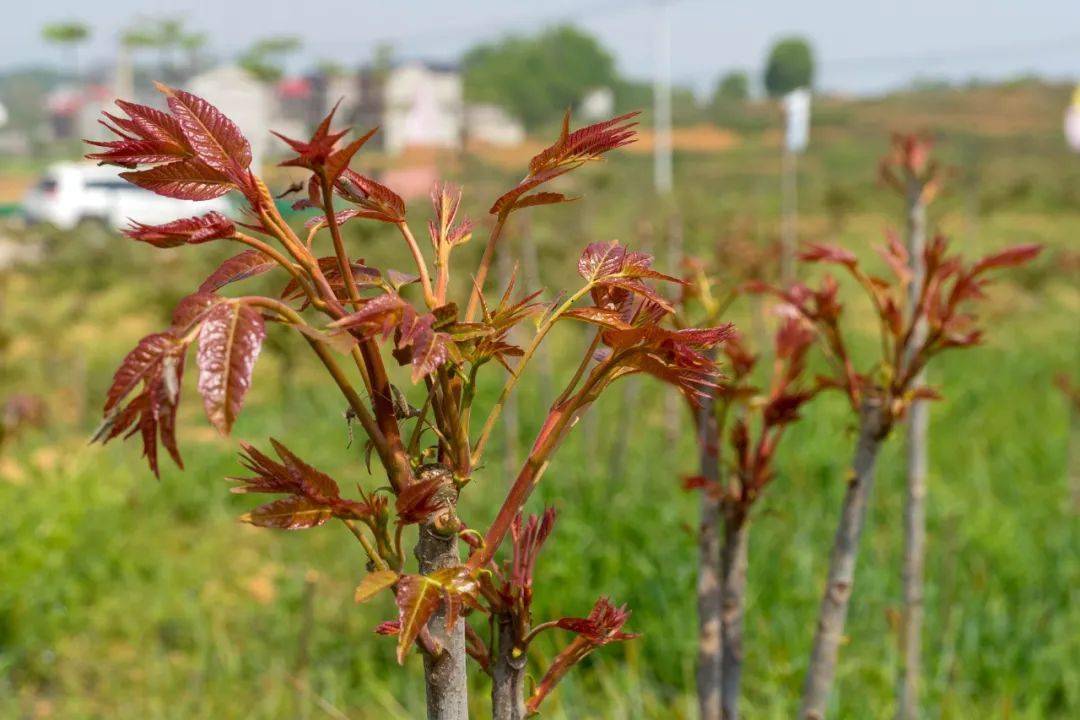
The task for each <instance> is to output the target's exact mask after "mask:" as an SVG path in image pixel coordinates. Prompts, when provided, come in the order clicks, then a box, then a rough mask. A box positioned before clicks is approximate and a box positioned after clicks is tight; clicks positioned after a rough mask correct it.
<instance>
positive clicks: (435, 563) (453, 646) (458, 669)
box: [415, 466, 469, 720]
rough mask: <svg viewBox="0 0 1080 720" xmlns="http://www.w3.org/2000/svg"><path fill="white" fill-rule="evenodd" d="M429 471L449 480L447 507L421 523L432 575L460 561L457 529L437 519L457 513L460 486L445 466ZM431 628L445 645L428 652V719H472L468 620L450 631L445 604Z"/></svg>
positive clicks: (421, 552)
mask: <svg viewBox="0 0 1080 720" xmlns="http://www.w3.org/2000/svg"><path fill="white" fill-rule="evenodd" d="M433 468H438V469H433ZM426 472H440V473H443V474H444V475H445V476H446V478H447V479H448V483H447V484H446V485H445V486H444V487H443V489H442V490H441V491H440V492H441V493H442V494H443V500H444V503H443V509H441V510H440V511H439V512H438V513H434V514H433V515H432V517H431V518H429V519H428V521H427V522H425V523H423V524H421V525H420V538H419V540H418V541H417V543H416V551H415V553H416V559H417V561H418V562H419V564H420V572H421V573H422V574H424V575H429V574H431V573H432V572H434V571H436V570H441V569H443V568H448V567H454V566H456V565H460V564H461V556H460V555H459V553H458V543H457V533H456V532H449V533H447V532H446V531H444V530H442V529H441V528H440V527H439V525H440V523H439V520H438V519H437V518H438V517H442V518H445V517H446V516H447V513H453V512H454V506H455V504H456V502H457V490H456V489H455V488H454V486H453V484H452V478H451V477H450V473H449V472H448V471H447V470H446V469H445V468H439V467H438V466H426V467H425V468H424V469H422V470H421V474H420V476H419V478H418V479H419V480H422V479H424V477H425V473H426ZM427 629H428V632H430V633H431V636H432V637H433V638H435V640H437V641H438V642H439V644H440V645H441V646H442V648H443V650H442V652H441V653H439V654H438V655H437V656H435V655H431V654H429V653H425V654H424V683H425V685H426V690H427V716H428V720H468V717H469V688H468V679H467V677H466V673H465V659H466V652H465V620H464V619H459V620H458V621H457V623H456V624H455V625H454V627H453V628H451V630H450V632H447V631H446V606H445V604H443V605H440V607H439V609H438V610H436V611H435V613H434V614H433V615H432V616H431V619H430V620H428V623H427Z"/></svg>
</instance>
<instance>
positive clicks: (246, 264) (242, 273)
mask: <svg viewBox="0 0 1080 720" xmlns="http://www.w3.org/2000/svg"><path fill="white" fill-rule="evenodd" d="M276 266H277V263H276V262H275V261H274V260H271V259H270V258H269V257H267V256H266V255H263V254H262V253H261V252H259V251H258V250H245V251H244V252H242V253H240V254H239V255H233V256H232V257H231V258H229V259H228V260H226V261H225V262H223V263H221V265H220V266H219V267H218V269H217V270H215V271H214V272H212V273H211V274H210V276H209V277H208V278H206V279H205V280H203V282H202V285H200V286H199V292H207V293H212V292H217V291H218V290H220V289H221V288H223V287H225V286H226V285H228V284H230V283H234V282H238V281H240V280H246V279H247V278H249V277H254V276H255V275H261V274H262V273H265V272H268V271H270V270H272V269H273V268H275V267H276Z"/></svg>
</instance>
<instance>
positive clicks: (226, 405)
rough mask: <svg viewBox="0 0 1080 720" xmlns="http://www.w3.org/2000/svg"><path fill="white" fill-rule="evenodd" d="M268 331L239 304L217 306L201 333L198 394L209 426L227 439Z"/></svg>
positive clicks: (258, 318)
mask: <svg viewBox="0 0 1080 720" xmlns="http://www.w3.org/2000/svg"><path fill="white" fill-rule="evenodd" d="M265 336H266V327H265V324H264V322H263V318H262V315H260V314H259V313H258V312H257V311H256V310H253V309H252V308H250V307H248V306H246V305H243V304H241V303H236V302H226V303H221V304H219V305H215V306H214V307H213V308H212V309H211V310H210V312H209V313H208V314H207V316H206V318H205V320H203V325H202V329H201V330H200V331H199V353H198V355H197V360H198V365H199V385H198V387H199V394H201V395H202V397H203V405H204V406H205V408H206V415H207V417H208V418H209V419H210V422H211V423H212V424H213V425H214V427H216V428H217V429H218V431H219V432H221V433H222V434H223V435H228V434H229V431H230V430H231V429H232V425H233V421H234V420H235V419H236V416H237V414H238V413H239V412H240V408H241V406H242V405H243V402H244V396H245V395H246V394H247V391H248V388H249V387H250V386H251V373H252V370H253V369H254V367H255V360H256V358H258V356H259V350H260V349H261V348H262V341H263V338H264V337H265Z"/></svg>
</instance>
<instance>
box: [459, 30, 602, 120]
mask: <svg viewBox="0 0 1080 720" xmlns="http://www.w3.org/2000/svg"><path fill="white" fill-rule="evenodd" d="M464 70H465V94H466V96H467V97H468V98H469V99H470V100H473V101H480V102H494V103H498V104H499V105H502V106H503V107H505V108H506V109H507V110H509V111H510V112H512V113H514V114H515V115H517V116H518V117H520V118H521V119H522V120H523V121H524V122H525V124H526V125H528V126H530V127H536V126H537V125H539V124H541V123H544V122H547V121H550V120H552V119H554V118H556V117H559V115H560V113H561V112H562V110H561V109H560V108H562V109H565V108H567V107H569V106H571V105H573V104H574V103H576V102H578V101H579V100H581V98H582V96H583V95H584V94H585V92H586V91H587V90H588V89H590V88H594V87H598V86H607V87H613V86H615V84H616V83H617V82H618V77H617V75H616V73H615V60H614V58H612V56H611V54H610V53H608V51H607V50H605V49H604V48H603V47H602V46H601V45H600V43H599V42H598V41H597V40H596V38H594V37H592V36H591V35H589V34H587V33H585V32H582V31H581V30H579V29H577V28H574V27H572V26H569V25H560V26H557V27H552V28H549V29H547V30H545V31H543V32H542V33H540V34H539V35H537V36H535V37H507V38H505V39H503V40H500V41H498V42H496V43H489V44H485V45H479V46H477V47H474V48H473V49H471V50H469V51H468V52H467V53H466V54H465V59H464Z"/></svg>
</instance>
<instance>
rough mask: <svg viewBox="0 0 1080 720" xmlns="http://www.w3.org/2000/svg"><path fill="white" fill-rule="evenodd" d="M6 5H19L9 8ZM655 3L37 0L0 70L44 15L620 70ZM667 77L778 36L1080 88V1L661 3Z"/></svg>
mask: <svg viewBox="0 0 1080 720" xmlns="http://www.w3.org/2000/svg"><path fill="white" fill-rule="evenodd" d="M12 1H13V3H14V2H16V0H12ZM661 1H662V0H617V1H614V2H613V1H612V0H543V1H542V2H537V1H536V0H458V1H457V2H456V3H455V2H451V1H450V0H397V1H396V2H395V1H393V0H391V1H389V2H388V1H387V0H382V1H381V2H371V1H370V0H318V1H317V2H310V0H309V1H308V2H297V1H296V0H293V1H292V2H279V1H277V0H201V1H199V2H192V1H191V0H141V1H139V0H97V1H96V2H93V3H88V2H86V0H37V1H36V2H31V3H19V4H18V10H17V12H12V11H10V10H9V12H8V13H5V14H6V17H5V22H4V23H3V24H2V25H0V69H5V68H11V67H16V66H26V65H29V64H42V63H54V64H55V63H58V62H59V61H60V60H61V56H60V53H59V51H58V50H57V49H56V48H54V47H50V46H48V45H46V44H45V43H44V42H43V41H42V40H41V39H40V29H41V27H42V26H43V25H44V24H45V23H47V22H50V21H56V20H71V19H78V20H80V21H83V22H85V23H87V24H88V25H89V26H90V27H91V28H92V30H93V33H94V37H93V39H92V41H91V42H90V44H89V45H88V46H87V47H86V48H85V49H84V50H83V51H82V53H81V55H82V57H83V58H84V62H85V63H93V62H94V61H104V60H108V59H109V58H110V57H111V55H112V53H113V52H114V51H115V45H116V38H117V36H118V34H119V32H120V30H121V29H122V28H124V27H125V26H127V25H129V24H130V23H131V22H132V20H133V19H134V18H137V17H139V16H149V17H162V16H168V17H182V18H184V19H186V21H187V24H188V27H189V28H190V29H192V30H204V31H206V32H207V33H208V34H209V35H210V41H209V50H210V52H211V53H213V55H215V56H217V57H228V56H230V55H235V54H236V53H237V52H238V51H239V50H241V49H242V48H243V47H244V46H245V45H247V44H248V43H250V42H251V41H252V40H253V39H255V38H258V37H265V36H268V35H281V34H293V35H299V36H300V37H301V38H302V39H303V42H304V50H303V51H302V52H301V53H300V54H299V55H298V56H297V57H296V58H295V59H294V60H293V61H292V63H291V64H292V66H293V67H295V68H296V69H303V68H304V67H305V66H311V65H313V64H314V63H315V62H317V61H319V60H323V59H327V58H334V59H335V60H336V61H338V62H339V63H341V64H344V65H353V64H358V63H360V62H363V61H365V60H367V59H368V58H370V57H371V53H372V50H373V48H374V47H375V46H376V44H378V43H379V42H380V41H389V42H390V43H391V44H392V45H393V46H394V49H395V53H396V55H397V56H399V57H420V58H425V59H432V60H453V59H455V58H457V57H458V56H459V55H460V54H461V53H462V52H463V51H464V50H465V49H467V48H468V47H470V46H471V45H473V44H475V43H477V42H481V41H485V40H492V39H496V38H498V37H500V36H502V35H505V34H508V33H527V32H529V31H531V30H535V29H539V28H541V27H543V26H545V25H549V24H553V23H557V22H563V21H573V22H575V23H576V24H579V25H581V26H583V27H584V28H586V29H588V30H589V31H591V32H593V33H594V34H595V35H597V36H598V37H599V38H600V40H601V41H602V42H603V43H604V45H605V46H606V47H607V48H608V49H609V50H610V51H611V52H612V53H613V54H614V55H615V57H616V59H617V62H618V66H619V68H620V70H621V71H622V72H623V73H624V74H625V75H627V76H630V77H637V78H648V77H650V76H651V75H652V73H653V71H654V68H655V67H656V47H657V44H656V36H657V28H658V27H659V23H658V22H657V19H658V17H659V13H660V10H659V9H658V7H659V4H660V2H661ZM669 2H670V8H669V10H668V12H669V13H670V18H671V28H672V43H671V47H672V57H671V65H672V73H673V77H674V79H675V81H676V82H680V83H683V84H688V85H691V86H693V87H694V88H695V89H697V90H698V91H702V92H704V91H707V90H708V89H710V88H711V86H712V84H713V83H714V82H715V80H716V78H717V77H718V76H719V75H720V74H721V73H722V72H724V71H727V70H731V69H745V70H747V71H749V72H750V74H751V77H752V78H754V80H755V81H757V79H758V78H759V76H760V69H761V67H762V65H763V63H764V58H765V56H766V54H767V53H768V49H769V47H770V46H771V44H772V42H774V41H775V40H776V39H777V38H778V37H782V36H785V35H789V34H800V35H804V36H806V37H808V38H809V39H810V40H811V42H812V44H813V46H814V48H815V52H816V55H817V60H818V80H817V82H816V85H817V86H818V87H819V88H823V89H826V90H830V91H838V92H850V93H861V94H865V93H876V92H882V91H885V90H888V89H890V88H894V87H898V86H902V85H904V84H907V83H908V82H910V81H911V80H912V79H914V78H933V79H948V80H953V81H964V80H968V79H971V78H973V77H977V78H982V79H1001V78H1008V77H1015V76H1017V75H1020V74H1026V73H1038V74H1040V75H1044V76H1046V77H1050V78H1054V79H1065V80H1073V81H1076V80H1080V0H907V1H906V2H895V1H892V0H869V1H868V0H815V1H814V2H807V1H806V0H798V1H796V0H786V1H784V2H779V1H776V0H754V1H753V2H745V0H669Z"/></svg>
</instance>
